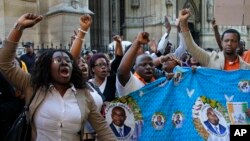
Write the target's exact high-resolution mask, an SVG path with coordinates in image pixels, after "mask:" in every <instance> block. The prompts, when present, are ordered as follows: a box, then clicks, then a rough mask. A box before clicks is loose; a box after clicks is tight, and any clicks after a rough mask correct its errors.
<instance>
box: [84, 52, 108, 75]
mask: <svg viewBox="0 0 250 141" xmlns="http://www.w3.org/2000/svg"><path fill="white" fill-rule="evenodd" d="M99 58H104V59H105V61H106V63H107V64H108V65H109V60H108V58H107V57H106V56H105V54H103V53H96V54H94V55H93V56H92V57H91V58H90V59H89V62H88V63H89V72H90V73H91V75H93V72H92V68H94V67H95V62H96V60H97V59H99Z"/></svg>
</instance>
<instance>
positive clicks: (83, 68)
mask: <svg viewBox="0 0 250 141" xmlns="http://www.w3.org/2000/svg"><path fill="white" fill-rule="evenodd" d="M77 61H78V62H77V63H78V67H79V68H80V70H81V71H82V76H83V78H85V79H88V76H89V71H88V64H87V62H86V60H85V59H83V57H80V58H78V60H77Z"/></svg>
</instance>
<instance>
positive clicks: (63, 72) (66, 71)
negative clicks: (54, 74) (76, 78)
mask: <svg viewBox="0 0 250 141" xmlns="http://www.w3.org/2000/svg"><path fill="white" fill-rule="evenodd" d="M60 75H61V76H62V77H69V75H70V73H69V68H62V69H60Z"/></svg>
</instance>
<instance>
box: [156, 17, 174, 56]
mask: <svg viewBox="0 0 250 141" xmlns="http://www.w3.org/2000/svg"><path fill="white" fill-rule="evenodd" d="M165 28H166V30H167V31H166V33H165V34H164V35H163V36H162V37H161V40H160V41H159V43H158V46H157V51H159V52H160V53H161V54H162V55H163V54H164V52H165V48H166V47H167V44H168V41H169V34H170V31H171V25H170V22H169V20H168V17H167V16H165Z"/></svg>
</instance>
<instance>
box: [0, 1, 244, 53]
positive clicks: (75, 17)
mask: <svg viewBox="0 0 250 141" xmlns="http://www.w3.org/2000/svg"><path fill="white" fill-rule="evenodd" d="M184 7H189V8H190V9H191V11H192V13H193V15H192V17H191V18H190V19H189V26H190V29H191V33H192V34H193V37H194V39H195V41H196V42H197V43H198V44H199V45H200V46H202V47H203V48H214V49H217V45H216V42H215V40H214V34H213V30H212V26H211V20H212V18H213V17H214V0H0V26H1V28H0V41H2V40H3V39H4V38H5V37H6V36H7V34H8V32H9V31H10V29H11V28H12V27H13V24H14V22H15V21H16V20H17V18H18V17H19V16H21V15H22V14H24V13H26V12H32V13H38V14H42V15H43V16H44V20H43V21H42V22H41V23H40V24H38V25H36V26H35V27H33V28H31V29H27V30H26V31H25V32H24V35H23V36H22V39H21V42H26V41H31V42H34V45H35V48H51V47H52V48H59V47H60V48H66V49H68V48H69V47H70V44H71V36H72V35H73V31H74V30H77V28H78V27H79V17H80V15H82V14H84V13H90V14H92V17H93V24H92V26H91V29H90V31H89V34H88V35H87V37H86V43H85V49H88V48H91V49H97V50H99V51H107V45H108V44H109V43H110V42H112V36H113V35H115V34H120V35H123V36H124V40H129V41H133V39H134V38H135V37H136V35H137V34H138V32H140V31H147V32H149V33H150V39H154V40H156V41H158V40H159V39H160V37H161V36H162V35H163V34H164V32H165V31H166V29H165V28H164V26H163V24H164V16H165V15H167V16H168V17H169V20H170V23H171V25H172V30H171V34H170V40H171V41H172V42H173V43H174V45H175V46H178V40H179V38H178V34H177V30H176V26H175V20H176V18H177V16H178V11H179V9H182V8H184ZM230 27H232V26H219V30H220V32H221V33H222V31H224V30H225V29H227V28H230ZM233 28H235V29H237V30H238V31H239V32H240V33H241V35H242V38H243V39H244V40H245V41H247V40H248V28H247V26H233Z"/></svg>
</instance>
